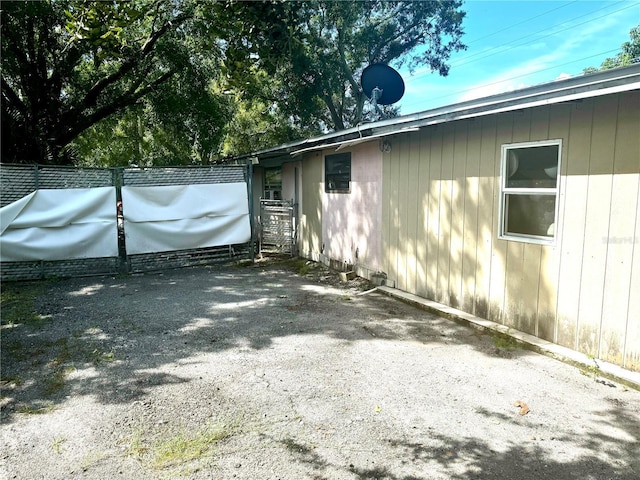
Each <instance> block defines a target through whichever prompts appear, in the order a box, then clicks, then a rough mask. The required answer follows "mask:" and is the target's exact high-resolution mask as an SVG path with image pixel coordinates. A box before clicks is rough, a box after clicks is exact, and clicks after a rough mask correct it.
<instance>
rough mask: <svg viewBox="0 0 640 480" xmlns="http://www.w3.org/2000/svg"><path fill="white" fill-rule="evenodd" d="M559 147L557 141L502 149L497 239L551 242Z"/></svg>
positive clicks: (559, 144) (554, 232)
mask: <svg viewBox="0 0 640 480" xmlns="http://www.w3.org/2000/svg"><path fill="white" fill-rule="evenodd" d="M561 147H562V143H561V141H560V140H552V141H548V142H535V143H526V144H513V145H503V146H502V172H503V175H502V182H501V185H500V186H501V196H500V212H501V216H502V218H501V222H500V232H499V235H500V238H505V239H511V240H520V241H532V242H535V243H552V242H553V240H554V239H555V236H556V231H557V229H556V221H557V210H558V209H557V200H558V186H559V176H558V171H559V167H560V152H561Z"/></svg>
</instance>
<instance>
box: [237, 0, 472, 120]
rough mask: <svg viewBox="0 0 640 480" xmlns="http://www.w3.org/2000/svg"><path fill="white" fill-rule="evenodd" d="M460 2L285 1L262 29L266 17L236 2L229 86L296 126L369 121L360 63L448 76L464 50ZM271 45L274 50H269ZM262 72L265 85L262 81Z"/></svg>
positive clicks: (363, 65) (378, 0) (379, 0)
mask: <svg viewBox="0 0 640 480" xmlns="http://www.w3.org/2000/svg"><path fill="white" fill-rule="evenodd" d="M461 4H462V2H461V1H413V2H407V1H405V2H393V1H386V0H366V1H356V2H335V1H315V2H300V3H299V2H285V3H283V4H279V5H278V13H277V15H276V17H275V18H273V17H272V18H268V21H269V24H268V27H267V30H266V31H264V30H262V29H261V28H260V26H261V25H263V23H262V22H264V19H265V18H267V17H264V16H261V17H260V18H255V17H253V15H255V14H260V12H258V11H256V10H255V9H254V10H248V7H249V5H247V4H246V3H240V4H236V5H235V6H234V8H235V17H236V18H237V19H238V20H237V22H236V23H235V24H234V25H233V27H232V28H233V29H234V31H235V32H242V34H241V35H239V36H236V37H231V36H229V37H228V38H233V39H232V40H230V41H229V44H228V49H227V61H226V64H225V67H226V71H227V75H228V76H229V79H230V83H231V84H232V85H234V86H235V87H236V89H239V90H246V91H248V92H251V95H252V96H254V97H256V96H257V97H263V98H265V99H268V100H271V101H272V102H274V103H275V104H277V105H278V106H279V108H280V110H281V111H282V112H284V114H286V115H289V116H291V117H292V118H295V120H296V122H297V123H298V124H300V125H322V126H323V127H324V128H325V129H329V130H341V129H344V128H349V127H351V126H354V125H356V124H358V123H360V122H362V121H363V120H366V119H370V118H371V113H372V112H366V111H365V100H366V98H365V94H364V92H363V91H362V89H361V87H360V82H359V78H360V74H361V73H362V70H363V69H364V68H365V67H366V66H367V65H369V64H372V63H383V64H387V65H389V64H392V65H394V66H396V67H400V66H402V65H404V64H407V65H408V66H409V68H410V69H414V68H417V67H423V66H426V67H428V68H430V69H431V70H432V71H435V72H438V73H439V74H440V75H443V76H445V75H447V74H448V71H449V66H448V64H447V61H448V59H449V57H450V55H451V53H453V52H455V51H457V50H460V49H463V48H465V47H464V45H463V44H462V43H461V36H462V33H463V32H462V20H463V18H464V15H465V14H464V12H462V11H461V10H460V7H461ZM270 13H271V14H273V9H271V11H270ZM247 38H249V39H250V41H247V40H246V39H247ZM265 39H268V40H269V41H266V42H265ZM271 42H276V43H277V44H278V45H279V47H280V48H277V49H270V48H269V45H270V43H271ZM282 51H285V52H286V55H281V52H282ZM238 59H250V61H249V62H246V61H238ZM263 72H265V73H263ZM265 76H266V77H267V78H268V79H269V83H268V88H265V87H264V85H263V83H262V79H263V78H264V77H265ZM367 113H368V114H369V116H368V117H367Z"/></svg>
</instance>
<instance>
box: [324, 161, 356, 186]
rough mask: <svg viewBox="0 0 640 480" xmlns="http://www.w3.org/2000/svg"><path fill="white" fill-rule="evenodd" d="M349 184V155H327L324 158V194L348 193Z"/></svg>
mask: <svg viewBox="0 0 640 480" xmlns="http://www.w3.org/2000/svg"><path fill="white" fill-rule="evenodd" d="M350 183H351V153H339V154H336V155H327V156H326V157H325V158H324V189H325V192H336V193H349V188H350Z"/></svg>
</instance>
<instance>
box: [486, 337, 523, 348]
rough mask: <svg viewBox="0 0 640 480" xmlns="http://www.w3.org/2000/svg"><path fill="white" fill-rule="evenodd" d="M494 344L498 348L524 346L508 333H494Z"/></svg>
mask: <svg viewBox="0 0 640 480" xmlns="http://www.w3.org/2000/svg"><path fill="white" fill-rule="evenodd" d="M493 344H494V345H495V346H496V347H498V348H503V349H505V350H515V349H517V348H521V347H522V343H521V342H519V341H518V340H516V339H515V338H513V337H509V336H507V335H494V336H493Z"/></svg>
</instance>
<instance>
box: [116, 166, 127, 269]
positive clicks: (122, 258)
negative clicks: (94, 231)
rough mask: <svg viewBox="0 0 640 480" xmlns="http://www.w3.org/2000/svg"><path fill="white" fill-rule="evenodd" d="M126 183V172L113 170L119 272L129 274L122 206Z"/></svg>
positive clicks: (120, 168) (121, 169)
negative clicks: (123, 188)
mask: <svg viewBox="0 0 640 480" xmlns="http://www.w3.org/2000/svg"><path fill="white" fill-rule="evenodd" d="M123 183H124V172H123V168H122V167H116V168H114V169H113V185H114V187H115V188H116V213H117V218H116V223H117V228H118V272H119V273H129V272H130V270H131V268H130V265H129V257H128V255H127V245H126V241H125V235H124V216H123V210H122V209H121V207H120V206H121V205H122V185H123Z"/></svg>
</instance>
